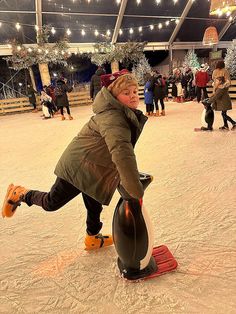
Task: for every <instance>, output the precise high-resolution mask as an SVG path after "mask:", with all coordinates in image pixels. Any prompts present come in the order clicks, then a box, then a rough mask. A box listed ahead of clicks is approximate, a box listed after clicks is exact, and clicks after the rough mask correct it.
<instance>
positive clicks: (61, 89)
mask: <svg viewBox="0 0 236 314" xmlns="http://www.w3.org/2000/svg"><path fill="white" fill-rule="evenodd" d="M72 90H73V86H69V85H67V80H66V79H63V78H61V79H59V80H58V81H57V84H56V87H55V104H56V107H57V108H58V109H60V111H61V120H62V121H63V120H65V119H66V118H65V116H64V111H63V108H64V107H65V108H66V111H67V114H68V118H69V120H73V117H72V116H71V114H70V107H69V106H70V105H69V100H68V97H67V93H70V92H71V91H72Z"/></svg>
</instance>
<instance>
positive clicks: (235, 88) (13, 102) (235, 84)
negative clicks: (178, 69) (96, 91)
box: [0, 80, 236, 115]
mask: <svg viewBox="0 0 236 314" xmlns="http://www.w3.org/2000/svg"><path fill="white" fill-rule="evenodd" d="M143 88H144V87H143V86H140V87H139V97H140V99H143V98H144V95H143ZM212 90H213V87H212V86H211V85H210V84H209V85H208V87H207V91H208V94H209V96H211V95H212ZM229 95H230V97H231V99H232V100H234V99H236V80H232V81H231V86H230V88H229ZM169 97H171V86H170V87H169ZM68 99H69V103H70V105H71V106H83V105H91V104H92V100H91V98H90V96H89V90H85V91H79V92H72V93H69V94H68ZM39 103H40V101H39V96H38V97H37V104H38V108H40V104H39ZM32 110H33V107H32V105H30V103H29V98H28V97H24V98H9V99H1V100H0V115H4V114H8V113H14V112H27V111H32Z"/></svg>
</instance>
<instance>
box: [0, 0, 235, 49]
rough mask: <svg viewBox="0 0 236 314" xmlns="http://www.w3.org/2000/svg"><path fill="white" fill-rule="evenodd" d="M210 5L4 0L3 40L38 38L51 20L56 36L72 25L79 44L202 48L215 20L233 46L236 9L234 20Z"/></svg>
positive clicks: (204, 0) (193, 1)
mask: <svg viewBox="0 0 236 314" xmlns="http://www.w3.org/2000/svg"><path fill="white" fill-rule="evenodd" d="M138 2H140V3H139V4H138ZM158 2H160V3H159V4H158ZM209 8H210V1H209V0H162V1H158V0H139V1H137V0H120V1H119V0H67V1H65V0H1V1H0V22H1V23H2V25H1V27H0V44H1V45H4V44H5V45H6V43H7V42H8V41H9V40H13V39H16V40H18V41H19V42H22V43H24V44H34V43H36V41H37V40H36V31H35V25H38V26H39V27H41V26H42V25H51V26H52V27H54V28H55V30H56V32H55V34H54V35H53V34H51V36H50V38H49V41H50V42H55V41H57V40H58V39H59V38H61V37H63V36H64V35H65V33H66V31H67V30H68V29H69V30H70V31H71V34H70V35H69V38H70V42H71V43H72V44H71V45H72V46H73V45H74V46H78V47H80V46H83V45H86V46H87V47H88V46H89V45H90V46H92V45H93V44H94V43H96V42H102V41H105V40H109V41H110V42H112V43H116V42H127V41H129V40H131V41H148V42H149V44H148V46H149V49H168V47H169V46H170V45H171V46H172V47H173V48H174V49H176V48H178V47H184V48H199V47H201V46H202V38H203V34H204V31H205V29H206V28H207V27H209V26H215V27H216V28H217V30H218V33H219V38H220V41H221V42H220V45H221V46H222V47H227V46H228V45H229V41H232V40H233V39H235V38H236V24H235V15H236V14H235V12H234V13H233V14H232V17H231V19H232V20H231V21H230V20H229V17H227V16H226V15H222V16H221V17H218V16H209ZM16 23H19V24H20V25H21V28H20V29H19V30H18V31H17V29H16V27H15V24H16ZM152 28H153V29H152ZM120 29H121V30H122V31H123V33H122V34H120V33H119V31H120ZM82 30H83V31H84V33H83V34H82ZM95 30H97V31H98V33H99V34H98V35H97V36H96V35H95ZM108 30H109V31H110V35H107V32H108ZM220 45H219V46H220ZM2 47H3V46H2ZM0 51H1V50H0Z"/></svg>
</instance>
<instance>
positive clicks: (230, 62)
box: [224, 45, 236, 78]
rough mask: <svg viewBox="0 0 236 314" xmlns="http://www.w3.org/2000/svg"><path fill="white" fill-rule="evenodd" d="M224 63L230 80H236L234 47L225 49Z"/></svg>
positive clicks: (235, 48)
mask: <svg viewBox="0 0 236 314" xmlns="http://www.w3.org/2000/svg"><path fill="white" fill-rule="evenodd" d="M224 61H225V66H226V68H227V69H228V70H229V73H230V76H231V78H236V45H232V47H230V48H228V49H227V53H226V56H225V59H224Z"/></svg>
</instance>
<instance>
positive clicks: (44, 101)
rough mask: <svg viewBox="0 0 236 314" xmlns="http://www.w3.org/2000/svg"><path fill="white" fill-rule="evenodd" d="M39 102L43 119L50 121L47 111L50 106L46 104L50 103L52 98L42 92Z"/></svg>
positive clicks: (49, 114)
mask: <svg viewBox="0 0 236 314" xmlns="http://www.w3.org/2000/svg"><path fill="white" fill-rule="evenodd" d="M40 101H41V105H42V110H43V115H44V118H43V119H50V118H51V113H50V111H49V107H50V106H48V104H49V103H51V102H52V97H51V96H49V95H48V94H47V93H46V92H45V91H44V90H42V91H41V97H40Z"/></svg>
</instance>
